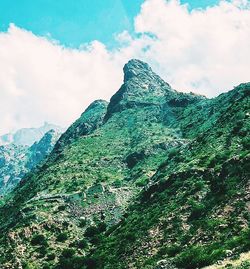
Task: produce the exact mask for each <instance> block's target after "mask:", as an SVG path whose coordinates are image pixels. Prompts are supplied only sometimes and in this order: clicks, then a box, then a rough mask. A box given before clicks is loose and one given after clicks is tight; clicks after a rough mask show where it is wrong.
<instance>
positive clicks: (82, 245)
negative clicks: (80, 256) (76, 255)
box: [77, 239, 88, 249]
mask: <svg viewBox="0 0 250 269" xmlns="http://www.w3.org/2000/svg"><path fill="white" fill-rule="evenodd" d="M87 246H88V242H87V240H86V239H81V240H79V241H78V242H77V247H79V248H81V249H85V248H86V247H87Z"/></svg>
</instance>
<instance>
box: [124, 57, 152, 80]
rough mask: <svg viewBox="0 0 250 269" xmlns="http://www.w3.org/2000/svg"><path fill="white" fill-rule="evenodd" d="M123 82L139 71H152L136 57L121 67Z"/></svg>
mask: <svg viewBox="0 0 250 269" xmlns="http://www.w3.org/2000/svg"><path fill="white" fill-rule="evenodd" d="M123 72H124V82H126V81H128V80H129V79H130V78H132V77H136V76H138V75H139V74H141V73H145V72H152V69H151V67H150V66H149V65H148V64H147V63H145V62H143V61H141V60H138V59H131V60H130V61H128V63H126V64H125V65H124V67H123Z"/></svg>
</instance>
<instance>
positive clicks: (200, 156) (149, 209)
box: [0, 11, 250, 269]
mask: <svg viewBox="0 0 250 269" xmlns="http://www.w3.org/2000/svg"><path fill="white" fill-rule="evenodd" d="M152 12H153V11H152ZM123 70H124V82H123V84H122V85H121V87H120V89H119V90H118V91H117V92H116V93H115V94H114V95H113V96H112V98H111V100H110V102H107V101H104V100H97V101H95V102H93V103H92V104H90V105H89V107H88V108H87V109H86V110H85V111H84V112H83V114H82V115H81V117H80V118H79V119H77V120H76V121H75V123H73V124H72V125H71V126H70V127H69V128H68V130H67V131H66V132H65V133H63V134H62V136H61V137H60V138H59V140H58V142H57V143H56V145H55V146H54V149H53V150H52V152H51V153H50V154H49V156H48V157H47V158H46V160H45V161H44V162H43V163H42V164H41V165H40V166H38V167H37V169H35V170H33V171H31V172H30V173H28V174H26V175H25V176H24V178H23V179H22V181H21V183H20V184H19V185H18V187H16V188H14V190H13V191H11V192H10V193H9V194H8V195H7V196H5V197H4V198H2V199H1V200H0V203H1V206H0V265H1V266H0V268H1V269H12V268H13V269H14V268H20V269H31V268H33V269H40V268H41V269H175V268H180V269H195V268H203V267H205V266H209V265H211V266H212V267H209V268H210V269H211V268H235V269H247V268H250V240H249V239H250V229H249V223H250V214H249V205H250V83H242V84H240V85H239V86H237V87H235V88H234V89H232V90H231V91H229V92H227V93H223V94H221V95H219V96H218V97H216V98H213V99H208V98H206V97H204V96H200V95H196V94H193V93H181V92H178V91H176V90H174V89H173V88H172V87H171V86H170V85H169V84H168V83H166V82H165V81H163V80H162V79H161V78H160V77H159V76H158V75H157V74H155V73H154V72H153V71H152V69H151V68H150V67H149V65H148V64H146V63H144V62H142V61H140V60H136V59H134V60H130V61H129V62H128V63H127V64H126V65H125V66H124V69H123ZM44 140H46V141H51V139H50V138H48V139H47V138H45V139H44ZM47 144H50V143H47V142H44V143H42V145H47ZM32 147H33V149H31V151H29V152H30V153H29V154H31V156H32V157H31V159H30V161H31V162H33V161H35V160H36V159H37V157H38V156H40V154H38V153H39V152H40V151H42V152H44V147H43V146H42V147H40V145H39V143H37V144H35V145H34V146H32ZM37 148H38V149H37ZM46 148H47V146H45V149H46ZM50 149H51V148H50ZM26 150H27V149H26ZM45 151H46V150H45ZM46 152H48V151H46ZM24 155H25V154H24V153H23V152H20V154H18V156H19V157H18V158H17V157H15V156H12V157H9V156H8V158H7V159H8V160H10V159H12V160H13V161H14V160H16V159H22V158H24V157H23V156H24ZM26 155H27V154H26ZM37 155H38V156H37ZM35 162H36V161H35ZM2 163H3V161H2ZM25 163H29V165H30V162H26V161H25ZM10 171H14V170H13V169H12V168H10Z"/></svg>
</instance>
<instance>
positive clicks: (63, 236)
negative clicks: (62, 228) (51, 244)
mask: <svg viewBox="0 0 250 269" xmlns="http://www.w3.org/2000/svg"><path fill="white" fill-rule="evenodd" d="M67 239H68V235H67V233H66V232H63V233H60V234H59V235H58V236H57V241H59V242H64V241H66V240H67Z"/></svg>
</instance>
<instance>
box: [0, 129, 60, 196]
mask: <svg viewBox="0 0 250 269" xmlns="http://www.w3.org/2000/svg"><path fill="white" fill-rule="evenodd" d="M59 136H60V133H59V132H58V131H55V130H50V131H48V132H47V133H45V135H44V136H43V137H42V138H41V140H40V141H38V142H35V143H34V144H33V145H32V146H30V147H29V146H26V145H18V144H17V145H16V144H14V143H11V144H8V145H3V146H0V194H1V195H3V194H5V193H7V192H10V191H11V190H12V189H13V188H14V187H16V186H17V185H18V183H19V182H20V181H21V179H22V178H23V177H24V176H25V174H27V173H28V172H30V171H31V170H32V169H34V168H35V167H36V166H37V165H38V164H39V163H41V162H42V161H43V160H44V159H45V158H46V157H47V156H48V155H49V153H50V152H51V151H52V149H53V147H54V145H55V143H56V141H57V140H58V138H59Z"/></svg>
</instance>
